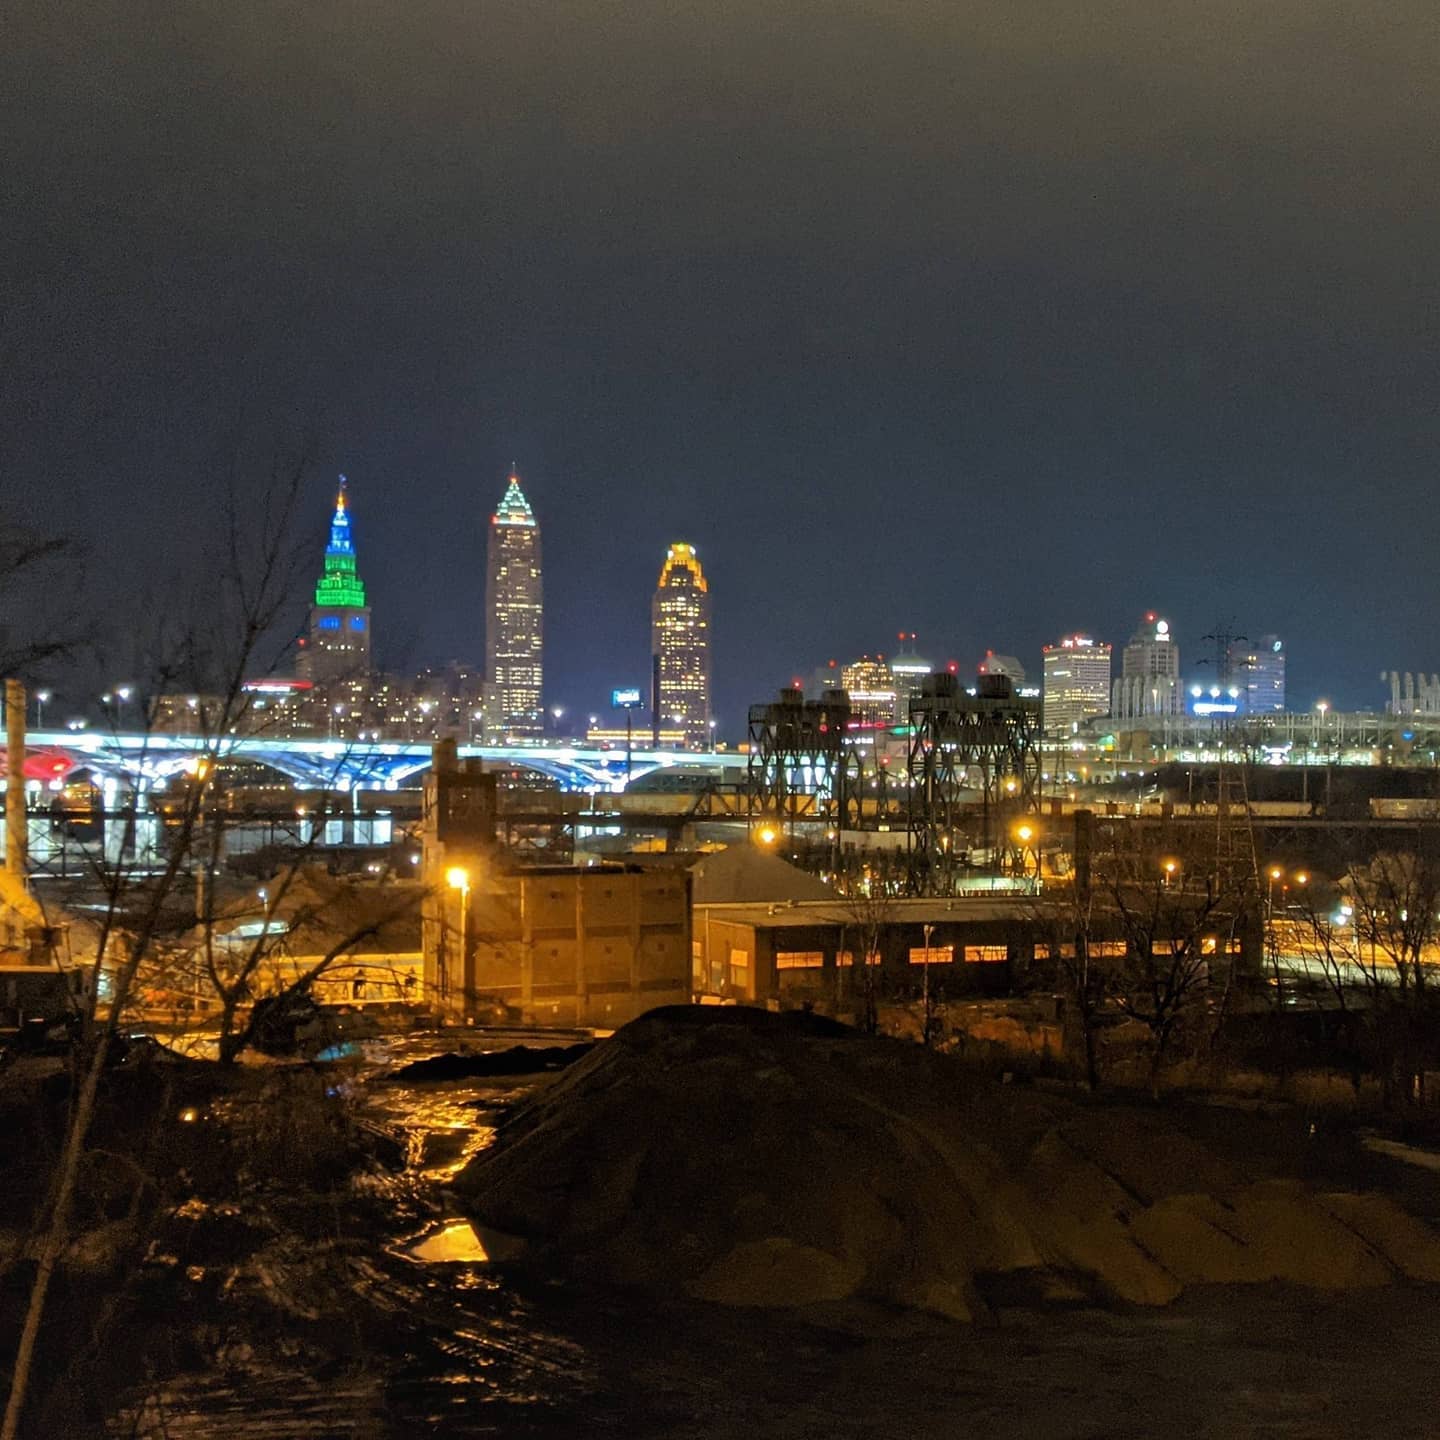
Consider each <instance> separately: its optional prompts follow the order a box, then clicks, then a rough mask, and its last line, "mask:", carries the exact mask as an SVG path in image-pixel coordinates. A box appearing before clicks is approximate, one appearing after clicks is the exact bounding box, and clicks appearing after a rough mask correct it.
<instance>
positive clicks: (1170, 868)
mask: <svg viewBox="0 0 1440 1440" xmlns="http://www.w3.org/2000/svg"><path fill="white" fill-rule="evenodd" d="M1179 868H1180V866H1179V864H1178V863H1177V862H1176V861H1174V860H1167V861H1166V862H1165V863H1164V865H1163V866H1161V869H1163V870H1164V871H1165V884H1166V887H1167V888H1168V887H1169V884H1170V882H1171V880H1173V879H1174V878H1175V872H1176V871H1177V870H1178V869H1179Z"/></svg>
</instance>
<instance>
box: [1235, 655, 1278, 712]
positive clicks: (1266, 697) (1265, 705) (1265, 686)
mask: <svg viewBox="0 0 1440 1440" xmlns="http://www.w3.org/2000/svg"><path fill="white" fill-rule="evenodd" d="M1229 683H1230V684H1231V685H1233V686H1235V688H1236V689H1237V690H1239V692H1240V708H1241V709H1242V710H1243V711H1244V713H1245V714H1247V715H1265V714H1273V713H1274V712H1275V711H1277V710H1283V709H1284V708H1285V644H1284V641H1282V640H1281V639H1280V637H1279V636H1278V635H1262V636H1261V637H1260V638H1259V639H1258V640H1256V641H1255V642H1254V643H1253V644H1252V643H1251V642H1250V641H1249V640H1236V641H1235V642H1234V643H1233V644H1232V645H1231V646H1230V679H1229Z"/></svg>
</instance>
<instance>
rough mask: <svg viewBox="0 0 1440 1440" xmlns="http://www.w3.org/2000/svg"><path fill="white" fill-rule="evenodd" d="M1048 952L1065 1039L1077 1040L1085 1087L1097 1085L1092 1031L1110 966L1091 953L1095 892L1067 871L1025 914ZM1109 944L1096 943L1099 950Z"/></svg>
mask: <svg viewBox="0 0 1440 1440" xmlns="http://www.w3.org/2000/svg"><path fill="white" fill-rule="evenodd" d="M1029 919H1030V922H1031V925H1032V927H1033V930H1034V933H1035V935H1036V938H1037V939H1038V940H1039V941H1040V943H1041V944H1042V945H1044V947H1045V949H1046V951H1047V952H1048V959H1049V961H1050V963H1051V966H1052V967H1053V978H1054V980H1055V982H1056V988H1057V990H1058V992H1059V993H1060V995H1061V997H1062V998H1063V1000H1064V1002H1065V1021H1066V1024H1065V1035H1066V1041H1067V1043H1068V1044H1070V1045H1072V1046H1073V1045H1075V1044H1076V1043H1077V1042H1078V1047H1079V1051H1080V1055H1079V1059H1080V1066H1081V1071H1082V1074H1083V1075H1084V1077H1085V1084H1086V1087H1087V1088H1088V1089H1090V1090H1096V1089H1098V1088H1099V1085H1100V1056H1099V1044H1098V1030H1099V1025H1100V1015H1101V1013H1102V1011H1103V1009H1104V1006H1105V1000H1106V996H1107V993H1108V991H1109V989H1110V983H1111V975H1112V971H1113V970H1114V966H1113V963H1107V958H1106V957H1105V956H1103V955H1101V954H1098V953H1097V940H1096V931H1095V921H1096V905H1095V894H1094V891H1093V889H1092V888H1091V887H1090V885H1089V878H1088V875H1082V874H1080V873H1072V874H1071V875H1069V876H1068V877H1067V878H1066V879H1065V880H1064V881H1063V882H1061V883H1060V884H1056V885H1053V886H1051V887H1050V888H1049V889H1047V891H1046V893H1045V895H1044V896H1043V898H1037V899H1036V901H1035V902H1034V904H1033V906H1032V907H1031V910H1030V916H1029ZM1111 943H1113V942H1107V941H1103V940H1101V941H1099V942H1098V944H1099V945H1100V946H1104V945H1107V944H1111Z"/></svg>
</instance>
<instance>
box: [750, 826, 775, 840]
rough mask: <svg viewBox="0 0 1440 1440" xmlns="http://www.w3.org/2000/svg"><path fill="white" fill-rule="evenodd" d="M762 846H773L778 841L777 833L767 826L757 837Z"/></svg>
mask: <svg viewBox="0 0 1440 1440" xmlns="http://www.w3.org/2000/svg"><path fill="white" fill-rule="evenodd" d="M755 838H756V839H757V840H758V841H759V842H760V843H761V844H762V845H773V844H774V843H775V840H776V835H775V831H774V830H772V829H771V828H770V826H768V825H766V826H765V827H764V828H763V829H761V830H760V832H759V834H757V835H756V837H755Z"/></svg>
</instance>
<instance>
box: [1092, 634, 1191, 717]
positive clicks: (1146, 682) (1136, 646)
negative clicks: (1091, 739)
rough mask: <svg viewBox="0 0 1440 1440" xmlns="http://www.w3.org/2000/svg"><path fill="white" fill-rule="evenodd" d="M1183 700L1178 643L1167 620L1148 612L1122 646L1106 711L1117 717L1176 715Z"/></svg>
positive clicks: (1181, 709)
mask: <svg viewBox="0 0 1440 1440" xmlns="http://www.w3.org/2000/svg"><path fill="white" fill-rule="evenodd" d="M1184 702H1185V692H1184V689H1183V687H1182V686H1181V684H1180V646H1179V644H1178V643H1177V641H1176V639H1175V637H1174V636H1173V635H1172V634H1171V633H1170V622H1169V621H1168V620H1162V619H1161V618H1160V617H1159V616H1158V615H1156V614H1155V613H1154V612H1153V611H1152V612H1151V613H1150V614H1148V615H1146V616H1145V618H1144V619H1143V620H1142V621H1141V622H1140V628H1139V629H1138V630H1137V631H1136V632H1135V633H1134V634H1133V635H1132V636H1131V637H1130V640H1129V643H1128V644H1127V645H1126V646H1125V650H1124V652H1123V656H1122V659H1121V667H1120V678H1119V679H1118V680H1117V681H1116V682H1115V684H1114V686H1113V687H1112V689H1111V693H1110V713H1111V714H1112V715H1113V716H1115V718H1116V719H1117V720H1138V719H1141V718H1143V717H1146V716H1150V715H1179V714H1180V713H1181V712H1182V711H1183V710H1184Z"/></svg>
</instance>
